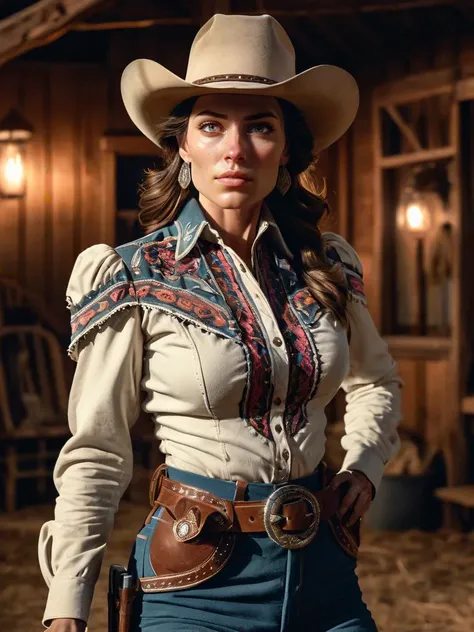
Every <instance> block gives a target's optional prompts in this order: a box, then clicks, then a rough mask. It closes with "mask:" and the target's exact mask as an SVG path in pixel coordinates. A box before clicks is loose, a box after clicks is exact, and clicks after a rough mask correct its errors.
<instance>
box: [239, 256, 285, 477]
mask: <svg viewBox="0 0 474 632" xmlns="http://www.w3.org/2000/svg"><path fill="white" fill-rule="evenodd" d="M239 268H240V271H241V272H244V273H246V272H247V268H246V267H245V265H244V264H243V263H240V264H239ZM255 299H256V300H260V296H259V295H258V294H255ZM272 342H273V344H274V345H275V347H281V346H282V345H283V340H282V339H281V338H280V337H279V336H275V338H273V341H272ZM273 403H274V404H275V406H281V404H282V399H281V397H275V399H274V400H273ZM275 432H276V433H277V434H281V433H282V432H283V426H282V425H281V424H276V426H275ZM282 457H283V459H284V460H285V461H286V462H288V460H289V458H290V452H289V450H287V449H286V448H285V449H284V450H283V452H282ZM278 471H279V472H280V475H281V476H282V477H283V478H284V476H285V473H286V467H285V466H283V467H279V468H278Z"/></svg>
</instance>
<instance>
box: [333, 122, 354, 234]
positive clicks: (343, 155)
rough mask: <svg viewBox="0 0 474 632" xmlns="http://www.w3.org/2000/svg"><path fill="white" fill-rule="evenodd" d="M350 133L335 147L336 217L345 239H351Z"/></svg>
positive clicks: (339, 230)
mask: <svg viewBox="0 0 474 632" xmlns="http://www.w3.org/2000/svg"><path fill="white" fill-rule="evenodd" d="M351 139H352V131H351V130H350V131H349V132H347V133H346V134H344V136H343V137H342V138H341V139H340V140H339V142H338V143H337V145H336V150H337V191H336V199H337V216H338V219H339V228H338V232H339V234H340V235H341V236H342V237H344V238H345V239H349V240H351V239H352V235H351V213H350V210H351V209H350V197H351V196H350V194H351V184H352V177H351V176H352V174H351V170H350V168H349V157H350V155H351Z"/></svg>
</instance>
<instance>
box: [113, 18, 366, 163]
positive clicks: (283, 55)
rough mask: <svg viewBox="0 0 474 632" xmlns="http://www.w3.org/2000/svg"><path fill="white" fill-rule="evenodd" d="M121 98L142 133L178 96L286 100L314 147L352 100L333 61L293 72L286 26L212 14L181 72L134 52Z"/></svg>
mask: <svg viewBox="0 0 474 632" xmlns="http://www.w3.org/2000/svg"><path fill="white" fill-rule="evenodd" d="M121 90H122V98H123V101H124V104H125V107H126V109H127V112H128V114H129V116H130V118H131V119H132V121H133V122H134V123H135V125H136V126H137V127H138V129H140V131H141V132H143V134H145V136H148V138H149V139H150V140H152V141H153V142H155V143H156V142H157V141H156V136H155V127H156V124H157V123H158V122H159V121H160V119H162V118H164V117H167V116H168V115H169V114H170V112H171V111H172V110H173V109H174V107H175V106H177V105H178V104H179V103H180V102H182V101H184V100H185V99H188V98H190V97H194V96H201V95H205V94H215V93H217V92H218V91H219V90H221V91H222V92H226V93H235V94H255V95H266V96H272V97H278V98H282V99H286V100H287V101H290V102H291V103H293V104H294V105H295V106H296V107H297V108H298V109H299V110H300V111H301V112H302V114H303V115H304V117H305V119H306V122H307V123H308V125H309V127H310V129H311V131H312V133H313V136H314V148H315V151H319V150H321V149H324V148H325V147H328V145H331V143H333V142H335V141H336V140H337V139H338V138H339V137H340V136H342V134H344V132H345V131H346V130H347V129H348V127H349V126H350V125H351V123H352V121H353V120H354V118H355V115H356V113H357V108H358V105H359V91H358V88H357V84H356V82H355V80H354V78H353V77H352V76H351V75H350V74H349V73H348V72H346V71H345V70H343V69H342V68H338V67H337V66H329V65H321V66H315V67H314V68H310V69H309V70H305V71H304V72H302V73H300V74H298V75H297V74H296V71H295V51H294V48H293V45H292V43H291V41H290V38H289V37H288V35H287V33H286V31H285V30H284V28H283V27H282V26H281V24H280V23H279V22H277V20H275V18H273V17H271V16H270V15H260V16H245V15H221V14H216V15H214V16H213V17H212V18H211V19H210V20H208V22H206V24H204V26H203V27H202V28H201V29H200V31H199V32H198V34H197V35H196V37H195V39H194V42H193V44H192V46H191V51H190V54H189V60H188V68H187V72H186V79H181V78H180V77H178V76H177V75H175V74H174V73H172V72H170V71H169V70H167V69H166V68H165V67H164V66H162V65H161V64H158V63H157V62H155V61H151V60H149V59H136V60H135V61H132V62H131V63H130V64H129V65H128V66H127V67H126V68H125V70H124V72H123V75H122V82H121Z"/></svg>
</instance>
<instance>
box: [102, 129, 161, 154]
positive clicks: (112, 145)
mask: <svg viewBox="0 0 474 632" xmlns="http://www.w3.org/2000/svg"><path fill="white" fill-rule="evenodd" d="M100 149H101V151H111V152H115V153H117V154H122V155H124V156H146V155H148V154H149V155H150V156H156V155H157V154H158V153H159V152H160V150H159V148H158V147H157V145H155V143H152V142H151V140H150V139H149V138H147V137H146V136H143V135H139V136H138V135H133V136H132V135H123V134H113V135H110V136H102V138H101V139H100Z"/></svg>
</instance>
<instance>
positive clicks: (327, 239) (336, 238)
mask: <svg viewBox="0 0 474 632" xmlns="http://www.w3.org/2000/svg"><path fill="white" fill-rule="evenodd" d="M322 240H323V248H324V250H325V252H326V257H327V258H328V259H329V261H331V262H332V263H334V264H339V265H340V266H342V268H343V270H344V274H345V276H346V281H347V289H348V291H349V294H348V296H349V299H351V300H353V301H355V302H357V303H362V304H363V305H367V300H366V297H365V289H364V280H363V278H364V275H363V268H362V262H361V260H360V257H359V255H358V254H357V252H356V251H355V250H354V248H353V247H352V246H351V245H350V244H349V243H348V242H347V241H346V240H345V239H344V237H341V235H337V234H336V233H323V235H322Z"/></svg>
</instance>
